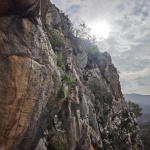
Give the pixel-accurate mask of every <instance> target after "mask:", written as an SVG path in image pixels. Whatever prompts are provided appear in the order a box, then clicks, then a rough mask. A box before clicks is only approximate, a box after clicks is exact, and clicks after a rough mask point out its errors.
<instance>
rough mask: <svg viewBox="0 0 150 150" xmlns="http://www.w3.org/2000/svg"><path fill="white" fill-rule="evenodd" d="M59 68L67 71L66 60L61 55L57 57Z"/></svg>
mask: <svg viewBox="0 0 150 150" xmlns="http://www.w3.org/2000/svg"><path fill="white" fill-rule="evenodd" d="M57 66H59V67H60V68H61V69H62V70H64V69H65V65H64V58H63V55H62V54H61V53H59V54H58V55H57Z"/></svg>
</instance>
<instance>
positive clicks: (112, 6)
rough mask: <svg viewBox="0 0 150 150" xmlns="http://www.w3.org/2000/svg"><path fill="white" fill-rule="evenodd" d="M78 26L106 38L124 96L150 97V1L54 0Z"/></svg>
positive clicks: (106, 48)
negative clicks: (82, 24)
mask: <svg viewBox="0 0 150 150" xmlns="http://www.w3.org/2000/svg"><path fill="white" fill-rule="evenodd" d="M51 2H52V3H54V4H56V6H57V7H58V8H60V9H61V10H63V11H64V12H65V13H66V14H68V15H69V17H70V19H71V21H72V22H73V23H74V24H75V25H78V24H80V23H81V22H82V21H84V22H85V23H86V24H88V25H89V27H91V29H92V32H93V33H95V34H97V33H98V34H100V37H102V38H103V40H101V41H100V42H99V43H98V46H99V49H100V51H108V52H109V53H110V55H111V57H112V60H113V63H114V65H115V66H116V68H117V69H118V70H119V72H121V73H120V81H121V87H122V91H123V93H124V94H126V93H138V94H147V95H150V0H113V1H112V0H63V1H62V0H51Z"/></svg>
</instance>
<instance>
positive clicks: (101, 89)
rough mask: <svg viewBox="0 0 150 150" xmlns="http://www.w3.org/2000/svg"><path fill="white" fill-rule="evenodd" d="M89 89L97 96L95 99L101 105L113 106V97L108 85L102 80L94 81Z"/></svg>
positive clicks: (90, 83) (89, 85)
mask: <svg viewBox="0 0 150 150" xmlns="http://www.w3.org/2000/svg"><path fill="white" fill-rule="evenodd" d="M88 88H89V89H90V90H91V91H92V93H93V94H94V95H95V98H96V99H98V100H99V101H100V103H101V104H104V103H106V104H111V103H112V101H113V97H112V95H111V93H109V92H108V91H107V89H106V85H105V83H104V82H103V81H101V80H100V79H93V80H91V81H90V82H89V84H88Z"/></svg>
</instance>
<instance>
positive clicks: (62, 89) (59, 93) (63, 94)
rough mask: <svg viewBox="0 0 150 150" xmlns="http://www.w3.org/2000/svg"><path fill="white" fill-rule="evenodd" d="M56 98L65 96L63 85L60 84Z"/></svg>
mask: <svg viewBox="0 0 150 150" xmlns="http://www.w3.org/2000/svg"><path fill="white" fill-rule="evenodd" d="M57 97H58V100H59V99H62V98H64V97H65V92H64V86H62V87H61V88H60V90H59V92H58V94H57Z"/></svg>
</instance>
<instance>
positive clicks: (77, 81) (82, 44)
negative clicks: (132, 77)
mask: <svg viewBox="0 0 150 150" xmlns="http://www.w3.org/2000/svg"><path fill="white" fill-rule="evenodd" d="M69 25H70V22H68V19H67V17H66V16H65V14H63V13H61V12H60V11H59V9H58V8H56V7H55V5H53V4H51V2H49V1H48V0H41V1H40V0H26V1H23V0H20V1H19V0H14V1H11V0H6V1H5V2H0V70H1V72H0V85H1V86H0V150H94V149H95V150H115V149H116V150H120V149H121V150H132V149H137V150H143V149H144V148H143V145H142V143H141V140H140V138H139V134H138V130H139V129H138V124H137V121H136V118H135V116H134V114H133V113H132V112H129V111H128V109H127V106H126V102H125V101H124V99H123V96H122V92H121V87H120V82H119V75H118V73H117V69H116V68H115V67H114V65H113V64H112V61H111V57H110V55H109V54H108V53H107V52H104V53H101V52H99V51H98V49H97V48H96V50H95V51H94V52H93V49H95V45H93V44H92V43H90V42H89V41H87V40H85V39H81V38H77V37H75V36H74V35H73V34H72V33H70V30H69ZM68 64H69V69H66V66H67V65H68Z"/></svg>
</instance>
